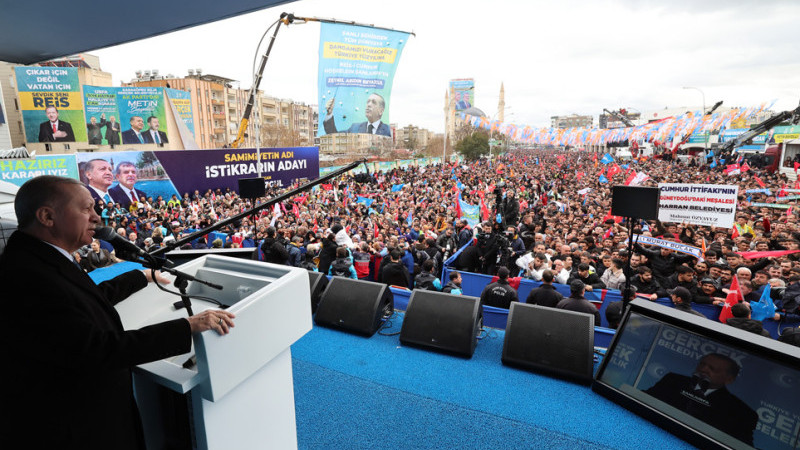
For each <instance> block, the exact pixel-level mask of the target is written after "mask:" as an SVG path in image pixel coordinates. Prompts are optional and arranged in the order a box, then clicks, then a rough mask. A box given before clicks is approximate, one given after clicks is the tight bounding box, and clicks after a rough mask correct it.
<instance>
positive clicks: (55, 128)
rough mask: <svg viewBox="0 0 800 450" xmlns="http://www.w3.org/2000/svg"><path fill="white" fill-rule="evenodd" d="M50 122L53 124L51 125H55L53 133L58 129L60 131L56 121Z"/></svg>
mask: <svg viewBox="0 0 800 450" xmlns="http://www.w3.org/2000/svg"><path fill="white" fill-rule="evenodd" d="M50 124H51V125H53V133H55V132H56V131H58V127H57V126H56V123H55V122H51V123H50Z"/></svg>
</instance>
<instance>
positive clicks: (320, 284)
mask: <svg viewBox="0 0 800 450" xmlns="http://www.w3.org/2000/svg"><path fill="white" fill-rule="evenodd" d="M308 284H309V285H310V286H309V287H310V288H311V314H314V313H315V312H317V306H319V301H320V299H322V293H323V292H325V288H326V287H328V277H326V276H325V275H324V274H322V273H319V272H314V271H313V270H309V271H308Z"/></svg>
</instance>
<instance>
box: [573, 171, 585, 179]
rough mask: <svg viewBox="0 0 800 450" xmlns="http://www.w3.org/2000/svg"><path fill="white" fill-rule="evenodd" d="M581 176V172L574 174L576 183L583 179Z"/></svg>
mask: <svg viewBox="0 0 800 450" xmlns="http://www.w3.org/2000/svg"><path fill="white" fill-rule="evenodd" d="M583 175H584V173H583V172H578V173H577V174H575V179H577V180H578V181H581V178H583Z"/></svg>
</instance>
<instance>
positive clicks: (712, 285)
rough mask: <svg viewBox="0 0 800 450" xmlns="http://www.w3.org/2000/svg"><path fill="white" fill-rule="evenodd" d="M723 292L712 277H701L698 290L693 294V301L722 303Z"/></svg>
mask: <svg viewBox="0 0 800 450" xmlns="http://www.w3.org/2000/svg"><path fill="white" fill-rule="evenodd" d="M725 297H726V295H725V293H724V292H722V291H721V290H720V289H719V283H717V282H716V281H714V279H713V278H708V277H707V278H703V279H702V280H700V292H698V293H697V294H696V295H694V297H693V299H694V302H695V303H704V304H714V305H718V306H721V305H724V304H725Z"/></svg>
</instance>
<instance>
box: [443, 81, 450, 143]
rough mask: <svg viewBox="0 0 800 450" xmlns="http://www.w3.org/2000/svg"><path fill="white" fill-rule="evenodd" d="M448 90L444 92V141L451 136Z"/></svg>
mask: <svg viewBox="0 0 800 450" xmlns="http://www.w3.org/2000/svg"><path fill="white" fill-rule="evenodd" d="M448 94H449V93H448V91H447V89H445V90H444V140H445V142H446V141H447V137H448V136H450V96H449V95H448Z"/></svg>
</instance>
